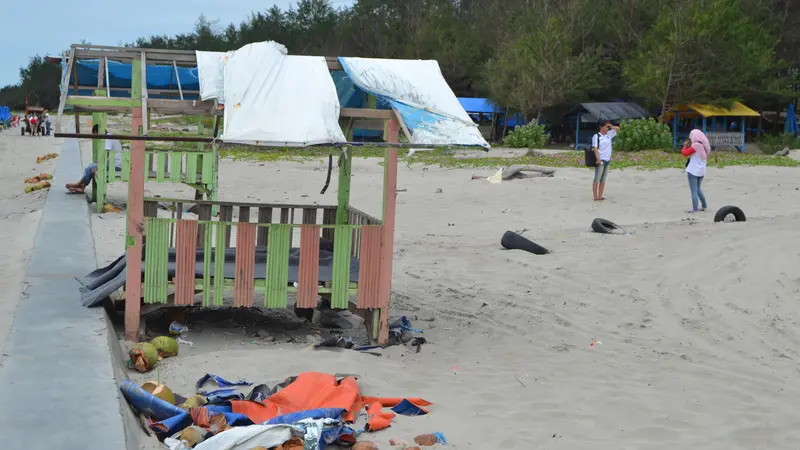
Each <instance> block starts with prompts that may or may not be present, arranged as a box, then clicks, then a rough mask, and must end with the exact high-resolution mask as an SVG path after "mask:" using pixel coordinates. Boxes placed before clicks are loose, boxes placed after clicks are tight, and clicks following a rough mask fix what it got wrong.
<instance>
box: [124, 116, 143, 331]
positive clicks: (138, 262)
mask: <svg viewBox="0 0 800 450" xmlns="http://www.w3.org/2000/svg"><path fill="white" fill-rule="evenodd" d="M132 113H133V118H132V119H131V134H132V135H139V134H141V133H140V128H141V127H142V108H141V107H138V108H133V111H132ZM144 144H145V141H131V176H130V179H129V181H128V236H127V242H126V245H127V252H126V253H127V260H128V268H127V276H126V277H125V339H126V340H128V341H133V342H138V341H139V310H140V308H141V301H142V244H143V239H142V236H143V234H144Z"/></svg>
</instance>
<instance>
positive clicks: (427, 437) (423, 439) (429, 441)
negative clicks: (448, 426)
mask: <svg viewBox="0 0 800 450" xmlns="http://www.w3.org/2000/svg"><path fill="white" fill-rule="evenodd" d="M414 442H416V443H417V445H421V446H423V447H431V446H433V445H436V444H442V445H447V439H445V437H444V434H442V433H440V432H436V433H432V434H420V435H419V436H417V437H415V438H414Z"/></svg>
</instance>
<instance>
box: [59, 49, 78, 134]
mask: <svg viewBox="0 0 800 450" xmlns="http://www.w3.org/2000/svg"><path fill="white" fill-rule="evenodd" d="M73 61H75V49H71V50H70V51H69V59H68V60H67V67H66V68H64V73H63V74H62V77H61V86H60V87H61V99H60V100H59V101H58V117H56V133H59V132H61V118H62V116H63V115H64V106H65V105H66V100H67V92H68V91H69V74H70V73H71V69H72V64H73Z"/></svg>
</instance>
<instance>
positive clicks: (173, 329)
mask: <svg viewBox="0 0 800 450" xmlns="http://www.w3.org/2000/svg"><path fill="white" fill-rule="evenodd" d="M187 331H189V327H187V326H186V325H183V324H181V323H180V322H178V321H174V322H172V323H171V324H169V334H171V335H173V336H178V335H181V334H183V333H186V332H187Z"/></svg>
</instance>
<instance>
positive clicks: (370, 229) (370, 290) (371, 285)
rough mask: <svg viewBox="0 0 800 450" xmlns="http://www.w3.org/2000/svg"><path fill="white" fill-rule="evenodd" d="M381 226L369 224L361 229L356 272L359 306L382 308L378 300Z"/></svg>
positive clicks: (357, 301) (382, 305)
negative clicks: (357, 270)
mask: <svg viewBox="0 0 800 450" xmlns="http://www.w3.org/2000/svg"><path fill="white" fill-rule="evenodd" d="M382 228H383V227H382V226H380V225H371V226H365V227H364V228H362V229H361V255H360V256H361V258H360V260H359V272H358V296H357V298H356V303H357V304H358V307H359V308H383V307H385V306H386V305H384V304H382V303H383V302H381V301H380V276H381V270H380V267H381V236H382V235H383V230H382Z"/></svg>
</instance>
